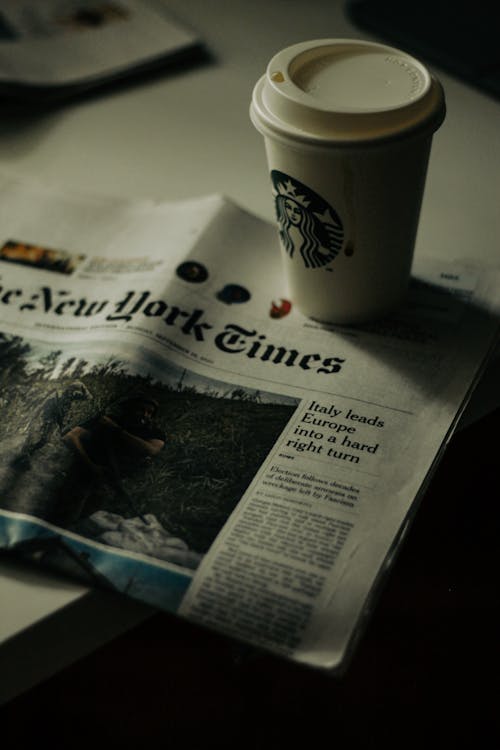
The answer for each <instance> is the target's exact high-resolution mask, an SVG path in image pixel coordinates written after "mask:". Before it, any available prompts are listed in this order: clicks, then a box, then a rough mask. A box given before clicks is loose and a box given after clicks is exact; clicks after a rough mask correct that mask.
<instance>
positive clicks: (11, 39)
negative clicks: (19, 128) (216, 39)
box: [0, 0, 203, 101]
mask: <svg viewBox="0 0 500 750" xmlns="http://www.w3.org/2000/svg"><path fill="white" fill-rule="evenodd" d="M202 52H203V46H202V43H201V41H200V39H199V38H198V36H197V35H196V34H195V33H194V32H193V31H192V30H191V29H188V28H185V27H184V25H183V24H180V23H179V22H178V21H177V20H175V19H173V18H171V17H170V16H169V15H168V11H167V10H166V8H165V5H164V4H163V2H162V0H142V1H141V2H138V0H45V2H43V3H40V2H33V1H32V0H3V2H2V6H1V8H0V93H1V94H2V95H3V96H11V97H16V98H22V99H33V98H41V99H43V101H46V100H47V99H49V98H55V97H61V96H65V95H67V94H70V93H74V92H80V91H81V90H86V89H88V88H93V87H95V86H100V85H102V84H107V83H109V82H112V81H115V80H117V79H121V78H124V77H128V76H130V75H131V74H136V73H138V72H142V71H144V70H150V69H154V68H156V67H158V66H160V65H162V66H163V65H165V64H171V63H172V62H174V61H175V62H177V61H178V60H179V59H180V58H181V57H182V59H185V58H186V57H188V56H189V57H191V58H192V57H194V56H195V55H198V54H199V53H202Z"/></svg>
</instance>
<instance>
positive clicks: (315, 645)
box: [0, 175, 500, 672]
mask: <svg viewBox="0 0 500 750" xmlns="http://www.w3.org/2000/svg"><path fill="white" fill-rule="evenodd" d="M0 217H1V223H0V226H1V227H2V229H1V231H2V236H1V237H0V315H1V325H0V362H1V367H0V404H1V409H2V416H3V419H2V421H1V423H0V436H1V440H2V446H3V450H2V452H1V455H0V546H1V548H2V549H8V550H11V551H12V553H14V554H18V555H23V556H24V557H28V558H29V559H32V560H34V561H36V562H38V563H40V564H43V565H46V566H50V567H53V568H57V569H59V570H62V571H65V572H66V573H68V574H70V575H73V576H77V577H79V578H81V579H82V580H85V581H86V582H88V583H91V584H93V585H94V584H95V585H97V586H104V587H107V588H109V589H112V590H114V591H117V592H121V593H123V594H126V595H128V596H131V597H134V598H137V599H139V600H142V601H144V602H147V603H149V604H152V605H154V606H156V607H159V608H161V609H164V610H166V611H169V612H172V613H174V614H177V615H179V616H181V617H185V618H187V619H189V620H192V621H194V622H197V623H199V624H201V625H204V626H206V627H209V628H212V629H215V630H217V631H218V632H221V633H224V634H227V635H228V636H230V637H233V638H236V639H237V640H240V641H243V642H246V643H249V644H252V645H253V646H256V647H258V648H263V649H266V650H269V651H271V652H273V653H275V654H279V655H281V656H285V657H287V658H291V659H294V660H296V661H298V662H302V663H305V664H308V665H310V666H313V667H318V668H321V669H325V670H330V671H332V672H335V671H336V670H340V669H342V668H344V667H345V664H346V662H347V660H348V657H349V655H350V653H352V649H353V648H354V646H355V644H356V641H357V639H358V638H359V637H360V634H361V633H362V632H363V628H364V625H365V623H366V622H367V621H368V619H369V613H370V611H371V608H372V606H373V601H374V598H375V596H376V592H377V590H378V588H379V585H380V584H381V582H382V581H383V579H384V576H386V575H387V574H388V571H389V570H390V567H391V564H392V562H393V560H394V559H395V556H396V553H397V550H398V548H399V546H400V544H401V542H402V540H403V538H404V534H405V531H406V530H407V529H408V527H409V525H410V523H411V520H412V518H413V516H414V514H415V513H416V511H417V509H418V501H419V498H420V497H421V495H422V493H423V491H424V490H425V487H426V485H427V483H428V481H429V478H430V476H431V475H432V472H433V470H434V469H435V467H436V465H437V463H438V461H439V458H440V457H441V455H442V453H443V451H444V450H445V447H446V443H447V441H448V440H449V438H450V437H451V434H452V433H453V430H454V428H455V426H456V423H457V420H458V419H459V416H460V414H461V412H462V411H463V409H464V407H465V405H466V403H467V400H468V398H469V397H470V394H471V393H472V390H473V387H474V385H475V383H476V382H477V380H478V378H479V376H480V374H481V372H482V370H483V368H484V366H485V364H486V362H487V361H488V357H489V355H490V353H491V352H492V350H493V347H494V346H495V344H496V341H497V335H498V317H497V314H498V303H499V300H498V291H497V290H498V289H499V288H500V287H499V284H498V280H499V279H498V271H497V270H496V269H489V270H488V272H487V273H484V272H481V271H480V270H478V269H477V268H475V267H474V265H473V264H470V263H465V262H463V263H456V264H453V265H452V266H450V265H449V264H443V263H441V262H438V261H432V260H420V259H419V261H418V263H415V267H414V271H413V276H412V281H411V286H410V289H409V292H408V297H407V300H406V302H405V305H404V306H403V307H402V308H401V309H400V310H399V311H397V313H394V314H393V315H392V316H390V317H387V318H385V319H384V320H381V321H379V322H377V323H373V324H371V325H366V326H358V327H346V326H343V327H340V326H332V325H324V324H320V323H316V322H315V321H313V320H311V319H308V318H305V317H304V316H303V315H302V314H301V313H299V312H298V311H297V310H296V309H295V308H294V306H293V302H292V301H291V300H290V299H289V295H288V292H287V289H286V286H285V281H284V277H283V274H282V270H281V261H280V255H279V249H278V243H277V236H276V229H275V227H274V226H272V225H269V224H268V223H266V222H264V221H262V220H260V219H258V218H256V217H254V216H252V215H250V214H248V213H246V212H245V211H243V210H242V209H241V208H239V207H238V206H236V205H234V204H232V203H231V202H229V201H227V200H226V199H224V198H223V197H221V196H208V197H201V198H195V199H193V200H190V201H183V202H179V203H159V202H155V201H148V200H142V201H141V200H136V201H132V200H125V199H119V198H110V197H103V196H93V195H88V194H80V193H76V192H75V193H70V192H68V191H62V190H61V191H59V190H57V189H55V188H51V187H48V186H46V185H39V184H37V183H36V182H33V181H27V180H23V179H18V178H17V177H12V176H11V175H0Z"/></svg>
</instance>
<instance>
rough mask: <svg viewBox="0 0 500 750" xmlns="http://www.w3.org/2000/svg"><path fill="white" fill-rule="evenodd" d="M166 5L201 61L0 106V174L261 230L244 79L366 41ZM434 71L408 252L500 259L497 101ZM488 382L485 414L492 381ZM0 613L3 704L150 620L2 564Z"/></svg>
mask: <svg viewBox="0 0 500 750" xmlns="http://www.w3.org/2000/svg"><path fill="white" fill-rule="evenodd" d="M164 5H165V6H166V8H167V9H169V11H171V13H172V14H173V15H174V16H175V17H177V19H178V20H180V21H181V22H184V23H185V24H187V25H188V26H190V27H192V28H194V29H195V30H196V31H197V32H198V33H199V34H200V36H201V37H202V39H203V40H204V41H205V43H206V45H207V48H208V50H209V51H210V53H211V55H212V59H211V61H209V62H207V63H204V64H202V65H198V66H195V67H191V68H187V69H186V70H185V71H183V72H179V71H176V72H175V73H173V74H171V75H169V74H168V71H167V72H165V74H164V75H156V76H155V77H153V78H151V79H149V80H143V81H141V82H140V84H138V85H134V86H130V87H120V88H119V89H116V90H111V91H110V90H107V91H106V92H105V93H103V94H99V95H96V96H92V97H86V98H84V99H82V100H81V101H76V102H75V101H74V102H71V103H67V104H66V105H64V106H60V107H57V108H53V109H51V110H48V111H37V110H36V108H34V109H33V111H31V112H28V113H24V114H22V113H19V112H18V111H13V110H11V108H9V107H8V106H5V105H2V114H1V116H0V169H2V170H7V171H10V172H14V173H16V174H19V175H25V176H36V177H37V178H38V179H42V180H46V181H47V182H48V183H53V184H56V185H59V186H63V187H68V188H72V189H73V188H77V189H83V190H87V191H93V192H96V191H97V192H101V193H104V194H112V195H123V196H128V197H134V196H137V197H151V198H155V199H162V200H181V199H183V198H192V197H195V196H200V195H206V194H209V193H222V194H225V195H227V196H228V197H230V198H232V199H233V200H235V201H236V202H238V203H239V204H240V205H242V206H243V207H244V208H246V209H248V210H250V211H252V212H253V213H255V214H257V215H258V216H261V217H262V218H265V219H269V220H272V219H273V205H272V201H271V197H270V187H269V178H268V174H267V168H266V162H265V156H264V150H263V146H262V141H261V137H260V135H259V134H258V133H257V132H256V131H255V130H254V128H253V127H252V125H251V123H250V121H249V117H248V107H249V101H250V96H251V91H252V88H253V85H254V83H255V81H256V80H257V79H258V78H259V77H260V76H261V75H262V73H263V72H264V70H265V68H266V65H267V62H268V60H269V59H270V58H271V57H272V56H273V55H274V53H275V52H277V51H278V50H279V49H281V48H283V47H285V46H288V45H290V44H294V43H296V42H299V41H304V40H306V39H315V38H324V37H357V38H367V39H370V38H372V39H375V37H371V36H370V35H368V34H366V33H364V32H362V31H360V30H359V29H356V28H354V27H353V26H352V25H351V23H350V22H349V21H348V20H347V18H346V16H345V13H344V9H343V3H342V2H335V1H334V0H308V2H307V3H304V2H303V0H301V1H300V2H299V1H298V0H287V2H284V0H252V1H251V2H250V0H247V2H245V0H231V2H229V0H165V2H164ZM431 68H432V66H431ZM437 72H438V75H439V77H440V79H441V81H442V83H443V85H444V88H445V92H446V98H447V108H448V113H447V118H446V120H445V123H444V125H443V126H442V127H441V129H440V130H439V131H438V133H437V134H436V136H435V139H434V145H433V151H432V155H431V162H430V167H429V172H428V178H427V186H426V193H425V197H424V203H423V208H422V216H421V222H420V229H419V235H418V239H417V247H416V253H417V254H425V255H433V256H436V257H439V258H447V259H450V260H452V259H455V258H462V257H465V258H473V259H475V260H476V261H478V262H481V263H484V264H488V263H494V262H498V261H499V260H500V256H499V247H498V242H499V237H500V211H499V210H498V205H499V198H500V176H499V169H498V166H499V164H500V101H497V100H495V99H493V98H491V97H488V96H486V95H485V94H482V93H480V92H479V91H477V90H475V89H473V88H471V87H468V86H465V85H463V84H462V83H460V82H458V81H457V80H456V79H454V78H452V77H450V76H448V75H446V74H444V73H442V72H441V71H437ZM490 381H491V382H490V383H489V384H488V385H489V388H488V394H487V397H486V400H485V401H484V403H486V401H488V399H489V401H488V407H489V405H490V403H491V404H492V403H494V394H493V397H492V390H491V389H492V388H493V389H495V383H496V379H495V378H491V376H490ZM0 611H1V615H0V674H2V676H4V675H7V676H8V679H7V680H5V679H3V682H4V688H3V693H2V694H0V701H1V700H2V699H3V700H6V699H8V698H9V697H13V696H14V695H16V694H17V693H19V692H20V691H22V690H24V689H26V688H28V687H29V686H31V685H32V684H34V683H36V682H37V681H39V680H41V679H44V678H45V677H47V676H49V675H50V674H51V673H53V672H54V671H56V670H57V669H59V668H61V667H62V666H64V665H65V664H67V663H69V662H71V661H72V660H74V659H76V658H78V657H79V656H81V655H83V654H85V653H88V652H89V651H90V650H91V649H92V648H95V647H96V646H98V645H99V644H100V643H103V642H104V641H105V640H107V639H109V638H111V637H113V635H116V634H118V633H119V632H121V631H122V630H123V629H125V628H127V627H129V626H131V625H133V624H134V623H136V622H139V621H140V620H141V619H142V618H144V617H146V616H148V613H149V611H150V610H148V608H146V607H143V606H142V605H139V604H137V603H134V602H129V601H126V600H124V599H121V598H116V597H112V596H109V595H107V594H104V593H102V592H99V593H96V592H93V591H89V590H88V589H86V588H85V587H84V586H79V585H77V584H75V583H73V582H68V581H66V580H63V579H61V578H59V577H56V576H52V575H48V574H42V573H38V572H37V571H34V570H31V569H30V568H26V567H25V566H23V565H21V564H20V563H19V564H18V563H14V562H8V563H7V562H6V561H5V560H4V559H3V558H0ZM70 623H72V625H71V626H70ZM75 623H78V626H75ZM21 654H22V655H23V656H22V658H20V655H21ZM14 673H15V675H16V676H15V678H14V676H13V675H14ZM9 675H10V677H9Z"/></svg>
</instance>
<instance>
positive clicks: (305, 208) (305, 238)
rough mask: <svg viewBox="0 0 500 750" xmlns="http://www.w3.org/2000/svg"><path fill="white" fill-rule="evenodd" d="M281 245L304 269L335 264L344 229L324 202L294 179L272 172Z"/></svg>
mask: <svg viewBox="0 0 500 750" xmlns="http://www.w3.org/2000/svg"><path fill="white" fill-rule="evenodd" d="M271 180H272V183H273V192H274V200H275V206H276V218H277V220H278V224H279V233H280V237H281V242H282V243H283V247H284V248H285V250H286V252H287V253H288V255H289V256H290V257H291V258H293V257H294V256H295V254H296V252H298V253H299V254H300V257H301V258H302V260H303V262H304V265H305V267H306V268H321V267H322V266H326V264H327V263H330V262H331V261H332V260H334V259H335V258H336V257H337V255H338V253H339V251H340V249H341V248H342V243H343V241H344V227H343V225H342V222H341V220H340V218H339V216H338V214H337V212H336V211H335V209H333V208H332V206H330V205H329V204H328V203H327V202H326V201H325V200H323V198H322V197H321V196H320V195H318V194H317V193H315V192H314V190H311V188H308V187H307V185H304V184H303V183H302V182H299V180H296V179H295V178H294V177H290V175H287V174H285V173H284V172H279V171H278V170H277V169H273V170H272V172H271Z"/></svg>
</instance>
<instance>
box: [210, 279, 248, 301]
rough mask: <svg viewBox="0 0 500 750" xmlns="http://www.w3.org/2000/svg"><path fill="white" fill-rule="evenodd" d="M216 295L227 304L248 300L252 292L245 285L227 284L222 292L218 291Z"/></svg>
mask: <svg viewBox="0 0 500 750" xmlns="http://www.w3.org/2000/svg"><path fill="white" fill-rule="evenodd" d="M216 297H217V299H218V300H220V301H221V302H224V303H225V304H226V305H235V304H236V305H237V304H240V305H241V303H242V302H248V300H249V299H250V292H249V291H248V289H245V287H244V286H239V285H238V284H226V286H225V287H223V289H221V290H220V292H217V294H216Z"/></svg>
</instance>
